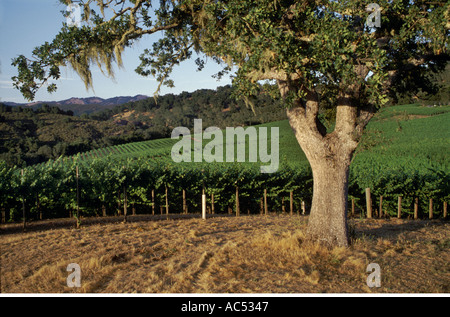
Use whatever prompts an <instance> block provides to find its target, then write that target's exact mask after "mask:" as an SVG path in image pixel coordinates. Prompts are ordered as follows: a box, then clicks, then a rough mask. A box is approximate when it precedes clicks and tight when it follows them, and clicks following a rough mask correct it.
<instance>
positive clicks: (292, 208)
mask: <svg viewBox="0 0 450 317" xmlns="http://www.w3.org/2000/svg"><path fill="white" fill-rule="evenodd" d="M289 212H290V214H291V216H292V215H293V214H294V192H293V191H292V190H291V192H290V193H289Z"/></svg>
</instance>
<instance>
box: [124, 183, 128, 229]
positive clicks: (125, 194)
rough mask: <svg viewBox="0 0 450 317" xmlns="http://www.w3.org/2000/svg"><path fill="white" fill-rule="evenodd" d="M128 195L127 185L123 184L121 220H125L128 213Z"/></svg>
mask: <svg viewBox="0 0 450 317" xmlns="http://www.w3.org/2000/svg"><path fill="white" fill-rule="evenodd" d="M127 205H128V197H127V187H126V186H125V185H123V222H127V213H128V206H127Z"/></svg>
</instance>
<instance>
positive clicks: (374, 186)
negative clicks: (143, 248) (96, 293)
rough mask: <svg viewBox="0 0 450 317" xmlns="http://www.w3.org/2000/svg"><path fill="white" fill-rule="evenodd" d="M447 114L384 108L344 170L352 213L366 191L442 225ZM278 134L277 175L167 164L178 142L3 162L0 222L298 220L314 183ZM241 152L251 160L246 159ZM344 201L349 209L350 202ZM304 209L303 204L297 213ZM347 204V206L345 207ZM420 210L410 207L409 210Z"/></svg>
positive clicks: (247, 168) (233, 166) (448, 192)
mask: <svg viewBox="0 0 450 317" xmlns="http://www.w3.org/2000/svg"><path fill="white" fill-rule="evenodd" d="M448 122H450V107H448V106H446V107H421V106H418V105H405V106H396V107H390V108H386V109H384V110H383V111H381V112H380V113H379V114H378V115H377V116H376V117H375V118H374V119H373V120H372V122H371V123H370V124H369V126H368V128H367V131H366V134H365V137H364V139H363V141H362V142H361V144H360V147H359V148H358V150H357V154H356V156H355V159H354V161H353V163H352V165H351V171H350V187H349V206H350V205H353V208H356V210H357V211H358V213H357V214H356V215H358V216H359V215H360V216H365V208H366V200H365V191H366V188H370V189H371V192H372V195H373V198H374V199H373V201H374V204H373V207H374V208H375V209H376V208H378V206H377V204H378V197H380V196H382V197H383V207H382V208H383V215H384V216H394V215H397V203H398V197H402V215H403V216H404V217H411V216H412V215H413V213H414V204H415V202H416V200H417V201H418V202H419V205H418V209H419V214H420V217H421V218H424V217H425V215H426V216H427V217H428V209H429V202H430V199H432V200H433V209H434V211H433V212H434V217H442V216H443V213H444V203H445V202H448V200H450V173H449V163H450V160H449V156H448V149H449V148H450V128H449V125H448ZM263 126H265V127H269V128H270V127H274V126H276V127H279V129H280V167H279V169H278V171H277V172H276V173H272V174H261V172H260V164H261V163H174V162H173V161H172V159H171V156H170V152H171V148H172V146H173V144H175V142H177V140H172V139H161V140H152V141H145V142H137V143H130V144H124V145H117V146H112V147H108V148H102V149H96V150H93V151H90V152H86V153H80V154H78V155H77V156H74V157H66V158H64V157H62V158H60V159H58V160H56V161H49V162H47V163H42V164H38V165H34V166H29V167H27V168H23V169H19V168H8V167H7V166H6V164H3V163H2V162H0V208H1V210H2V219H1V220H2V222H17V221H24V220H27V221H28V220H38V219H50V218H65V217H70V216H77V215H78V214H79V215H80V216H82V217H91V216H108V215H124V216H125V215H127V214H161V213H164V214H172V213H177V214H179V213H197V212H199V211H200V210H201V195H202V193H203V192H204V193H205V194H206V197H207V205H208V212H210V213H236V214H239V213H249V214H255V213H262V212H282V211H285V212H304V211H305V209H306V212H307V209H308V205H309V203H310V201H311V198H312V174H311V169H310V167H309V164H308V162H307V160H306V158H305V156H304V154H303V153H302V151H301V149H300V147H299V146H298V143H297V141H296V139H295V137H294V135H293V132H292V130H291V129H290V126H289V123H288V122H287V121H280V122H274V123H270V124H265V125H263ZM247 153H248V151H247ZM350 200H351V201H350ZM302 202H304V203H305V205H304V206H306V207H304V209H302ZM350 202H351V203H350ZM416 208H417V207H416Z"/></svg>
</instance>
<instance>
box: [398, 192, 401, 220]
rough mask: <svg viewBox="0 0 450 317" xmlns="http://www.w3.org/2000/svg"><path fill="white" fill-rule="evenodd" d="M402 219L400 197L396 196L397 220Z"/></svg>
mask: <svg viewBox="0 0 450 317" xmlns="http://www.w3.org/2000/svg"><path fill="white" fill-rule="evenodd" d="M401 217H402V196H398V208H397V218H398V219H400V218H401Z"/></svg>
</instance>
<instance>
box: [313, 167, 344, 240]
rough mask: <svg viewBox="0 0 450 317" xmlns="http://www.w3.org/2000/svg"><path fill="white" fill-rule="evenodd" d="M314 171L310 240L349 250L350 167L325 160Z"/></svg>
mask: <svg viewBox="0 0 450 317" xmlns="http://www.w3.org/2000/svg"><path fill="white" fill-rule="evenodd" d="M313 165H314V167H313V200H312V205H311V213H310V217H309V222H308V235H309V236H310V238H311V239H313V240H315V241H319V242H324V243H325V244H327V245H332V246H334V245H338V246H348V243H349V241H348V228H347V197H348V172H349V167H350V164H349V162H348V163H345V162H340V163H338V162H336V161H335V160H332V159H326V160H323V161H321V162H315V163H314V164H313Z"/></svg>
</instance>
